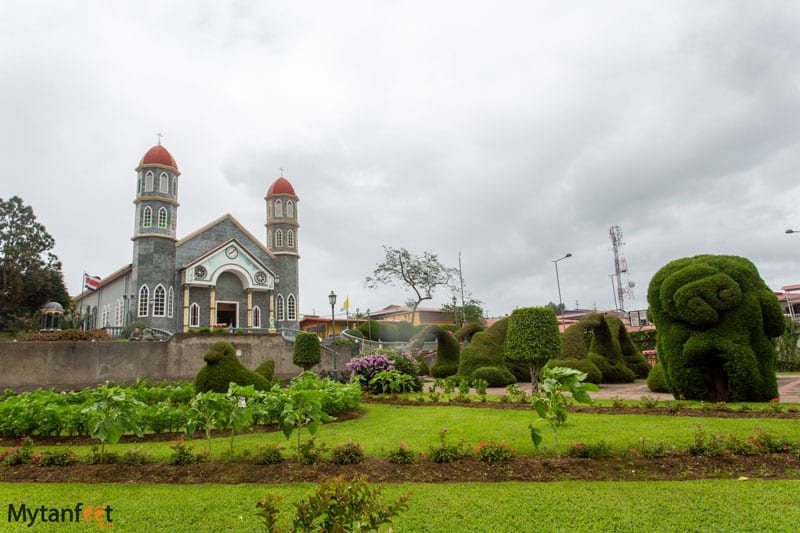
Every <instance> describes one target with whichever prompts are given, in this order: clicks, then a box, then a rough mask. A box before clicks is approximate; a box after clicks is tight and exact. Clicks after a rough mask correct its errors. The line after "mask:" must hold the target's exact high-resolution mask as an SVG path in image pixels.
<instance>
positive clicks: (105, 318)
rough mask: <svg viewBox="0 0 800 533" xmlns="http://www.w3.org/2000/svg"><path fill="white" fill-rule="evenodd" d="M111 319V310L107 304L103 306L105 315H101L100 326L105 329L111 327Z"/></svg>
mask: <svg viewBox="0 0 800 533" xmlns="http://www.w3.org/2000/svg"><path fill="white" fill-rule="evenodd" d="M110 317H111V308H110V307H108V304H106V305H104V306H103V314H101V315H100V325H101V326H103V327H105V326H110V325H111V323H110V322H109V321H108V319H109V318H110Z"/></svg>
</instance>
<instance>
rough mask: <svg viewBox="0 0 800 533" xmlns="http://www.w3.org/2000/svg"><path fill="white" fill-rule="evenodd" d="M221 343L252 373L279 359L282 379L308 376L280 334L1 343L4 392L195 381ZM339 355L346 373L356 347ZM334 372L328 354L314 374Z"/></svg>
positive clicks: (277, 366) (1, 386)
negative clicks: (147, 381)
mask: <svg viewBox="0 0 800 533" xmlns="http://www.w3.org/2000/svg"><path fill="white" fill-rule="evenodd" d="M220 340H224V341H226V342H230V343H231V344H232V345H233V347H234V348H236V350H237V355H238V356H239V360H240V361H241V362H242V364H243V365H244V366H246V367H247V368H250V369H255V368H256V367H258V365H260V364H261V363H262V362H264V361H265V360H267V359H273V360H274V361H275V374H276V376H277V377H279V378H282V379H286V378H291V377H293V376H296V375H297V374H299V373H300V372H301V371H302V369H301V368H300V367H298V366H295V365H294V363H292V349H293V344H292V343H290V342H288V341H286V340H284V339H283V338H282V337H281V336H280V335H256V334H252V335H250V334H244V335H203V334H178V335H175V336H174V337H172V339H170V340H169V341H167V342H124V341H123V342H0V390H2V389H6V388H11V389H13V390H15V391H17V392H23V391H31V390H36V389H39V388H42V389H50V388H55V389H57V390H75V389H82V388H84V387H92V386H95V385H98V384H101V383H105V382H106V381H112V382H113V381H128V382H132V381H135V380H136V379H137V378H142V379H144V378H148V379H150V380H153V381H160V380H162V379H166V380H168V381H174V380H187V381H193V380H194V377H195V375H196V374H197V372H198V371H199V370H200V369H201V368H202V367H203V365H205V361H203V355H204V354H205V353H206V352H207V351H208V350H209V349H210V348H211V345H212V344H214V343H215V342H217V341H220ZM338 353H339V355H338V356H337V365H338V367H339V368H340V369H344V363H345V362H347V361H348V360H349V359H350V346H347V345H343V346H339V352H338ZM332 368H333V362H332V358H331V356H330V354H329V353H326V351H324V350H323V354H322V362H321V363H320V364H319V365H317V366H316V367H314V368H312V370H313V371H315V372H323V371H327V372H330V370H331V369H332Z"/></svg>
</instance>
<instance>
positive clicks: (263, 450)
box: [255, 444, 284, 465]
mask: <svg viewBox="0 0 800 533" xmlns="http://www.w3.org/2000/svg"><path fill="white" fill-rule="evenodd" d="M283 461H284V458H283V454H282V453H281V447H280V446H278V445H277V444H262V445H260V446H259V447H258V450H257V451H256V454H255V463H256V464H257V465H275V464H278V463H282V462H283Z"/></svg>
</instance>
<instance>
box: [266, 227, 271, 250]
mask: <svg viewBox="0 0 800 533" xmlns="http://www.w3.org/2000/svg"><path fill="white" fill-rule="evenodd" d="M267 248H272V230H268V231H267Z"/></svg>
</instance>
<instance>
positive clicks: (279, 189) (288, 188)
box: [267, 177, 297, 198]
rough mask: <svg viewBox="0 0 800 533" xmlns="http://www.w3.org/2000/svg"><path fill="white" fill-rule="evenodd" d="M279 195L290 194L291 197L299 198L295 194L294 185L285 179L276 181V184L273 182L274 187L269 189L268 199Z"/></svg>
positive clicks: (281, 178) (271, 186)
mask: <svg viewBox="0 0 800 533" xmlns="http://www.w3.org/2000/svg"><path fill="white" fill-rule="evenodd" d="M278 194H288V195H289V196H297V195H296V194H295V193H294V187H292V184H291V183H289V180H287V179H286V178H284V177H280V178H278V179H276V180H275V181H274V182H272V185H270V186H269V189H267V198H269V197H270V196H275V195H278Z"/></svg>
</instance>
